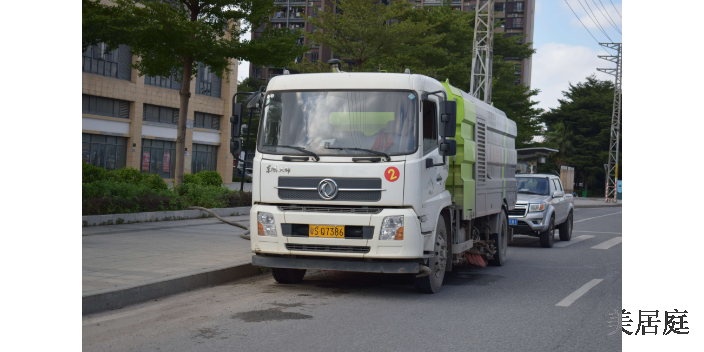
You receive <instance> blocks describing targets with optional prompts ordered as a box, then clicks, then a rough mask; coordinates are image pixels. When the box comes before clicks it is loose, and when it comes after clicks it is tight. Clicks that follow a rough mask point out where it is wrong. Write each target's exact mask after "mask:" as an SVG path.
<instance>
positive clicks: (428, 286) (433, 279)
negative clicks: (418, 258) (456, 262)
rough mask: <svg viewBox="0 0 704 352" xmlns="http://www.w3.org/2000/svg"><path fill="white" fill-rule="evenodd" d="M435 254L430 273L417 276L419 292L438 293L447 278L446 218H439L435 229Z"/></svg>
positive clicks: (430, 261) (429, 261)
mask: <svg viewBox="0 0 704 352" xmlns="http://www.w3.org/2000/svg"><path fill="white" fill-rule="evenodd" d="M435 233H436V235H435V248H434V256H433V257H432V258H430V259H429V260H428V267H429V268H430V274H429V275H426V276H423V277H416V278H415V282H414V284H415V286H416V289H417V290H418V291H419V292H423V293H438V292H440V288H441V287H442V280H443V279H444V278H445V267H446V266H447V255H448V254H447V239H448V237H449V236H448V235H447V228H445V218H444V217H443V216H440V217H439V218H438V224H437V229H436V230H435Z"/></svg>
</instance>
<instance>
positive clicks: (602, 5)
mask: <svg viewBox="0 0 704 352" xmlns="http://www.w3.org/2000/svg"><path fill="white" fill-rule="evenodd" d="M592 2H593V3H594V6H596V8H597V10H599V12H601V15H602V16H604V18H606V20H607V21H608V22H609V23H610V24H611V27H614V29H615V30H616V32H618V34H623V33H621V30H619V29H618V27H617V26H616V22H614V19H613V18H611V15H609V11H608V10H606V7H604V3H603V2H601V0H599V3H601V7H603V8H604V11H606V15H604V12H603V11H601V9H600V8H599V5H597V4H596V2H595V1H594V0H592ZM607 16H608V17H607Z"/></svg>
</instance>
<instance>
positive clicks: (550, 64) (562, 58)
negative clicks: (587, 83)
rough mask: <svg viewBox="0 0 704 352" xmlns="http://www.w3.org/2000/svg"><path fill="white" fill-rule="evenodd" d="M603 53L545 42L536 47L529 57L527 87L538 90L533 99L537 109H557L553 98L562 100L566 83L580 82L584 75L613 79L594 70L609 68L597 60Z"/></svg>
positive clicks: (605, 63) (608, 64) (582, 47)
mask: <svg viewBox="0 0 704 352" xmlns="http://www.w3.org/2000/svg"><path fill="white" fill-rule="evenodd" d="M599 54H601V55H603V54H606V52H605V51H596V50H593V49H591V48H588V47H585V46H580V45H569V44H560V43H548V44H544V45H542V46H540V47H538V48H537V52H536V53H535V55H533V67H532V74H531V88H537V89H540V94H538V96H537V97H536V99H535V100H537V101H539V102H540V103H539V104H538V107H540V108H543V109H545V110H546V111H547V110H548V108H556V107H558V106H559V103H558V101H557V99H563V98H564V96H563V95H562V92H563V91H566V90H567V88H568V87H569V84H570V83H572V84H577V83H579V82H583V81H584V80H585V79H586V77H587V76H590V75H592V74H596V76H597V78H599V79H603V80H613V76H610V75H607V74H605V73H603V72H598V71H597V70H596V68H597V67H603V68H608V67H613V66H614V64H612V63H609V62H607V61H605V60H603V59H600V58H598V57H597V55H599Z"/></svg>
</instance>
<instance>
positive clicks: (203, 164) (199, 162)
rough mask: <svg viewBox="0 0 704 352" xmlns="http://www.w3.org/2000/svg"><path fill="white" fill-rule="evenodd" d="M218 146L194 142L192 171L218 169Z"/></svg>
mask: <svg viewBox="0 0 704 352" xmlns="http://www.w3.org/2000/svg"><path fill="white" fill-rule="evenodd" d="M217 158H218V147H217V146H215V145H207V144H195V143H193V159H191V173H197V172H199V171H217V169H218V164H217Z"/></svg>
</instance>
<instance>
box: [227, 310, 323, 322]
mask: <svg viewBox="0 0 704 352" xmlns="http://www.w3.org/2000/svg"><path fill="white" fill-rule="evenodd" d="M282 309H283V308H269V309H262V310H250V311H248V312H241V313H237V314H235V315H233V316H232V319H241V320H243V321H245V322H247V323H259V322H263V321H282V320H296V319H312V318H313V316H312V315H308V314H301V313H296V312H284V311H283V310H282Z"/></svg>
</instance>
